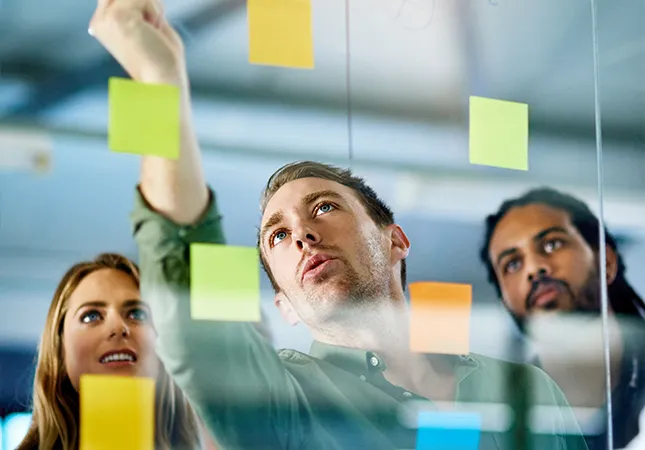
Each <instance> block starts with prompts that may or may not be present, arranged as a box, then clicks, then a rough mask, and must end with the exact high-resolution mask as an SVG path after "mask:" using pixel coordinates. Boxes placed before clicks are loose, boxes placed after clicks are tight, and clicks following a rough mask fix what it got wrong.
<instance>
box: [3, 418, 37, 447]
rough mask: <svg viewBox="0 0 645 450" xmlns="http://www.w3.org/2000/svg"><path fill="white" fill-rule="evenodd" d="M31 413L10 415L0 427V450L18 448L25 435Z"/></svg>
mask: <svg viewBox="0 0 645 450" xmlns="http://www.w3.org/2000/svg"><path fill="white" fill-rule="evenodd" d="M30 422H31V413H15V414H10V415H8V416H7V418H6V419H5V421H4V425H3V426H2V427H0V443H2V444H3V445H1V446H0V450H13V449H15V448H16V447H18V444H20V441H22V439H23V438H24V437H25V436H26V435H27V430H28V429H29V424H30Z"/></svg>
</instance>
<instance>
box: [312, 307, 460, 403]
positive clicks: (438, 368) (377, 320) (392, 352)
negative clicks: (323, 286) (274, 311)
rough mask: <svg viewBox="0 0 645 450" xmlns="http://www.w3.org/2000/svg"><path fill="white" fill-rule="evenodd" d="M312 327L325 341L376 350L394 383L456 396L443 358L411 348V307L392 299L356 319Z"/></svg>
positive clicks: (443, 396)
mask: <svg viewBox="0 0 645 450" xmlns="http://www.w3.org/2000/svg"><path fill="white" fill-rule="evenodd" d="M346 320H347V322H344V323H342V324H341V323H336V324H334V325H337V326H331V327H326V330H325V332H324V333H322V332H320V331H315V330H312V332H313V334H314V338H315V339H316V340H317V341H319V342H322V343H325V344H330V345H338V346H342V347H350V348H357V349H361V350H367V351H373V352H376V353H377V354H378V355H379V356H380V357H381V358H382V359H383V361H384V362H385V365H386V367H387V369H386V371H385V372H384V376H385V378H386V379H387V380H388V381H389V382H390V383H392V384H394V385H396V386H399V387H402V388H404V389H406V390H408V391H411V392H414V393H416V394H418V395H422V396H425V397H427V398H432V399H433V400H438V401H451V400H453V399H454V376H453V373H452V371H451V370H449V368H448V367H447V366H448V364H447V363H446V362H445V361H444V359H442V358H437V357H432V356H429V355H426V354H421V353H413V352H411V351H410V338H409V326H410V320H409V309H408V308H407V306H406V305H405V303H404V302H403V303H400V302H395V303H394V302H393V303H388V304H385V305H383V306H382V307H381V308H378V310H374V309H373V310H370V311H369V312H363V313H362V314H360V315H357V317H356V320H353V321H352V323H351V324H350V323H349V322H350V321H351V319H346Z"/></svg>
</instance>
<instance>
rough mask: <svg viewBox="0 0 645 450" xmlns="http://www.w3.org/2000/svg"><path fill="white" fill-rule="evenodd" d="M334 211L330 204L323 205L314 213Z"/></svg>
mask: <svg viewBox="0 0 645 450" xmlns="http://www.w3.org/2000/svg"><path fill="white" fill-rule="evenodd" d="M333 209H334V205H332V204H331V203H323V204H322V205H320V206H319V207H318V210H317V211H316V212H321V213H328V212H329V211H332V210H333Z"/></svg>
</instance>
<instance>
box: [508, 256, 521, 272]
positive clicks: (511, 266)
mask: <svg viewBox="0 0 645 450" xmlns="http://www.w3.org/2000/svg"><path fill="white" fill-rule="evenodd" d="M519 268H520V261H519V260H517V259H512V260H510V261H509V262H508V263H506V265H505V266H504V273H514V272H517V271H518V270H519Z"/></svg>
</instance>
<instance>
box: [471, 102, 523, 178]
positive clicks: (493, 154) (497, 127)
mask: <svg viewBox="0 0 645 450" xmlns="http://www.w3.org/2000/svg"><path fill="white" fill-rule="evenodd" d="M470 163H471V164H481V165H484V166H495V167H502V168H504V169H515V170H528V169H529V106H528V105H527V104H525V103H515V102H507V101H503V100H494V99H492V98H483V97H470Z"/></svg>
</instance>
